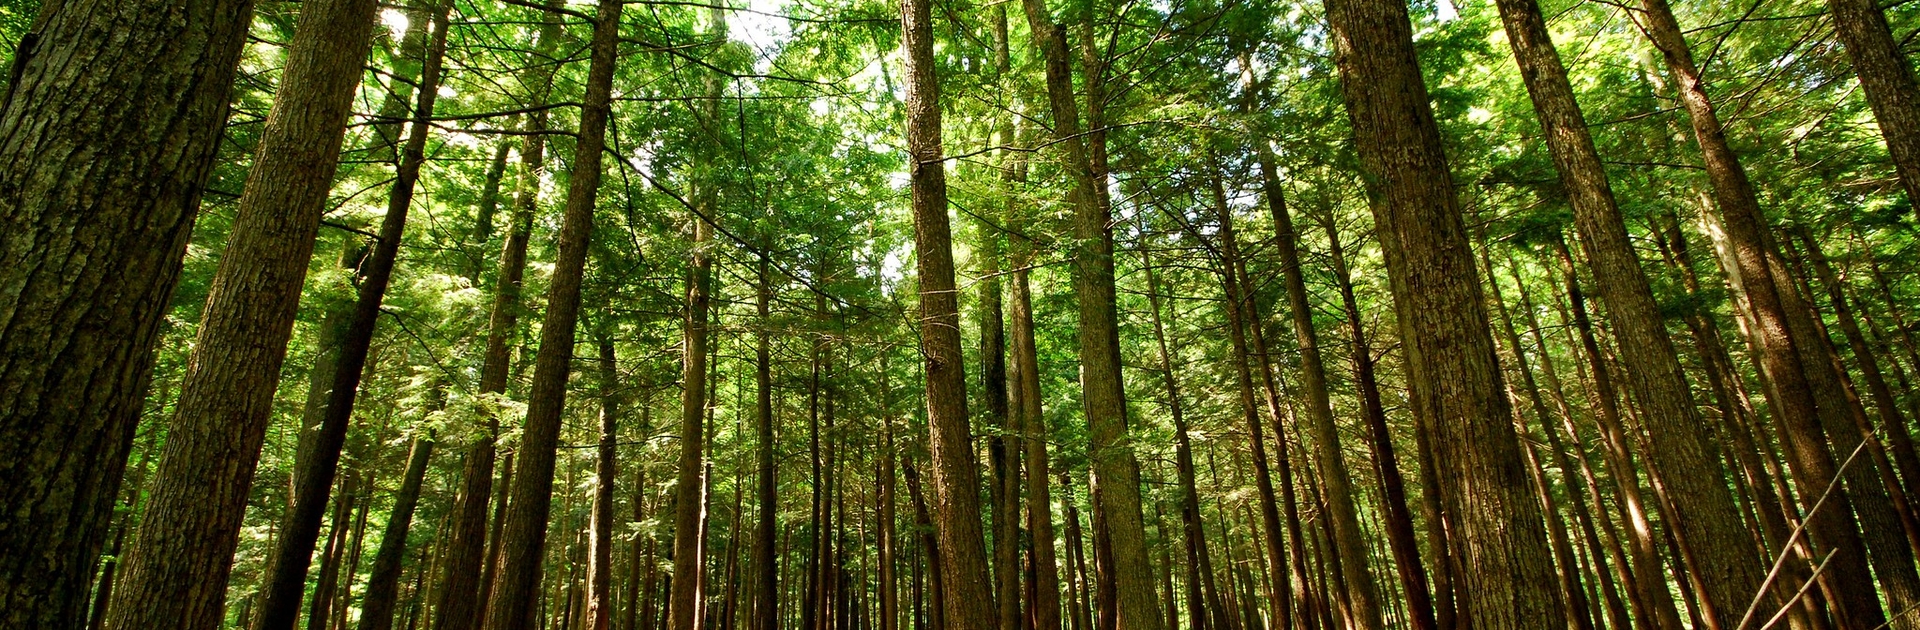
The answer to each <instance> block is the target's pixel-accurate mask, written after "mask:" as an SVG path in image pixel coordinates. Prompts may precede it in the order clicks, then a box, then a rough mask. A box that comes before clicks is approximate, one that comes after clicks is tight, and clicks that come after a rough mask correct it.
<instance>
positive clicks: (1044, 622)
mask: <svg viewBox="0 0 1920 630" xmlns="http://www.w3.org/2000/svg"><path fill="white" fill-rule="evenodd" d="M1012 170H1013V176H1012V179H1013V181H1015V182H1023V181H1026V163H1025V161H1024V158H1021V159H1020V161H1018V162H1016V163H1015V164H1014V166H1013V169H1012ZM1008 214H1009V215H1010V217H1012V218H1009V219H1008V223H1009V225H1011V226H1013V227H1012V230H1011V234H1010V235H1009V236H1008V249H1009V250H1010V252H1009V253H1010V256H1009V259H1008V262H1009V265H1010V266H1011V267H1012V268H1013V274H1012V275H1013V278H1012V282H1011V283H1009V284H1010V285H1011V286H1010V287H1009V290H1008V299H1009V300H1010V302H1011V303H1010V304H1009V305H1008V307H1009V308H1010V309H1011V310H1012V313H1013V317H1012V322H1011V324H1012V325H1011V328H1012V330H1011V332H1012V336H1013V348H1012V349H1013V361H1012V370H1011V373H1010V374H1009V379H1008V380H1009V382H1010V383H1011V384H1012V386H1013V396H1012V398H1013V404H1012V411H1013V416H1014V418H1016V419H1017V425H1018V427H1019V430H1020V432H1021V434H1022V437H1021V444H1022V446H1023V449H1024V450H1025V451H1026V452H1025V455H1026V457H1024V458H1023V459H1024V460H1025V461H1024V462H1023V463H1024V464H1025V466H1026V472H1027V533H1028V536H1029V538H1030V545H1029V550H1030V553H1031V562H1032V563H1033V577H1032V579H1031V580H1029V581H1030V582H1031V583H1030V584H1029V585H1028V586H1029V587H1030V590H1031V592H1032V596H1031V597H1030V601H1029V602H1028V610H1029V611H1030V612H1029V616H1030V617H1031V618H1032V620H1033V621H1032V623H1033V630H1061V619H1060V566H1059V563H1058V559H1057V558H1056V557H1055V555H1054V550H1053V545H1054V538H1055V536H1054V529H1053V497H1052V492H1051V489H1050V488H1049V485H1050V484H1051V483H1052V477H1053V474H1052V473H1051V472H1050V470H1049V468H1050V466H1049V461H1048V455H1047V440H1048V438H1049V437H1050V436H1051V431H1049V430H1048V427H1047V418H1046V416H1045V415H1043V414H1042V413H1041V407H1040V397H1041V392H1040V360H1039V351H1038V348H1037V346H1036V345H1035V341H1034V330H1033V288H1032V285H1031V282H1030V278H1029V274H1028V272H1029V269H1028V267H1029V266H1031V265H1032V264H1033V240H1032V238H1030V237H1029V236H1028V235H1027V233H1026V232H1025V230H1027V229H1029V222H1028V220H1027V218H1026V217H1025V215H1024V214H1022V213H1020V212H1019V211H1018V210H1014V209H1010V210H1009V211H1008ZM1004 630H1011V629H1004Z"/></svg>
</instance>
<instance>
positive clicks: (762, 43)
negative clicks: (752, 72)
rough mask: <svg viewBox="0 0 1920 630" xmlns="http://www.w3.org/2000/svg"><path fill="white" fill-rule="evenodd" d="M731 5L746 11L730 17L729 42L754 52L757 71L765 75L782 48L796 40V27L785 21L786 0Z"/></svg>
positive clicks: (735, 1) (740, 1)
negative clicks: (775, 55) (794, 30)
mask: <svg viewBox="0 0 1920 630" xmlns="http://www.w3.org/2000/svg"><path fill="white" fill-rule="evenodd" d="M729 4H731V5H732V6H736V7H741V8H744V9H746V10H745V11H731V12H728V13H727V39H731V40H734V41H737V42H742V43H745V44H746V45H747V46H748V47H750V48H752V49H753V51H754V56H755V57H756V59H755V61H754V67H755V68H757V69H758V70H759V71H760V72H765V71H766V70H767V69H768V68H769V67H770V66H771V64H772V60H773V55H774V54H775V53H777V52H779V48H780V45H781V44H785V43H786V42H787V40H789V39H792V38H793V23H792V22H789V21H788V20H787V18H785V17H782V16H783V15H785V14H786V11H787V8H788V7H787V6H786V2H784V1H783V0H744V1H743V0H730V1H729Z"/></svg>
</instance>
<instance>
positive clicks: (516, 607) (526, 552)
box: [486, 0, 622, 630]
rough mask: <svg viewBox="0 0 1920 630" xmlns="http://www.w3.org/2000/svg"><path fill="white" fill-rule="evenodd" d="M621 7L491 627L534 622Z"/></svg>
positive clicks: (559, 267)
mask: <svg viewBox="0 0 1920 630" xmlns="http://www.w3.org/2000/svg"><path fill="white" fill-rule="evenodd" d="M621 8H622V2H621V0H600V2H599V7H598V11H597V12H596V13H595V20H596V23H595V24H594V29H593V39H592V42H591V43H590V44H589V48H590V49H591V52H590V55H589V56H590V59H591V61H590V65H589V67H588V71H587V94H586V99H585V100H584V102H583V103H582V104H581V106H580V131H579V134H578V141H577V142H576V143H575V145H574V146H575V149H574V156H573V176H572V178H571V179H570V181H569V182H568V187H567V205H566V212H565V214H564V215H563V219H562V223H561V227H560V235H559V239H558V240H559V247H558V250H559V251H558V253H557V255H556V256H555V260H554V269H553V275H552V279H551V280H550V281H549V284H548V286H547V313H546V319H545V320H544V322H543V323H542V325H541V327H540V351H539V353H538V354H537V355H535V358H534V371H533V386H532V388H531V393H530V394H529V398H528V401H527V419H526V425H525V427H524V428H523V429H522V432H521V437H520V450H519V454H518V458H519V462H518V466H519V468H520V470H519V471H518V472H517V473H516V475H517V476H518V479H516V480H515V482H514V485H513V490H512V497H511V499H510V500H511V501H512V503H511V504H510V505H509V507H508V511H507V514H506V525H505V527H504V531H503V532H502V538H503V540H502V544H501V548H502V551H503V553H502V557H501V560H500V571H499V582H498V583H497V584H495V591H496V592H495V593H494V596H493V597H492V599H491V601H490V602H489V606H488V610H487V626H486V627H487V630H525V629H527V628H530V627H531V624H532V623H533V621H534V612H535V604H536V603H537V602H536V601H535V600H536V599H537V598H538V596H539V585H540V569H541V567H540V564H541V563H540V559H541V557H542V556H543V555H544V551H545V549H546V538H547V516H548V512H549V511H550V508H551V506H552V500H553V499H552V492H553V467H554V449H555V448H557V447H558V445H559V439H560V420H561V411H562V409H563V408H564V407H565V406H566V396H567V389H566V386H567V374H568V372H569V371H570V369H571V361H572V357H573V345H574V343H573V342H574V338H573V333H574V330H575V328H576V326H577V325H578V323H579V315H580V280H581V277H582V276H583V275H584V274H583V271H584V270H585V267H586V262H587V245H588V239H589V238H590V237H591V236H592V234H593V213H594V205H595V201H596V197H597V196H598V193H599V189H600V179H601V172H600V171H601V168H600V165H601V158H602V156H601V151H602V149H604V148H605V146H606V145H605V141H606V132H607V118H608V117H609V114H610V113H611V109H612V107H611V101H612V89H613V73H614V65H615V62H616V55H615V53H616V52H618V49H619V43H620V42H619V35H620V28H619V27H620V10H621Z"/></svg>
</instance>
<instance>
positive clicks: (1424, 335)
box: [1327, 0, 1565, 630]
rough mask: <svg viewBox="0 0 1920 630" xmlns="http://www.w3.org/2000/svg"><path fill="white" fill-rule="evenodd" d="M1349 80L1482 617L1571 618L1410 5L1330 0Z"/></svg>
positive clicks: (1444, 486) (1475, 621) (1423, 410)
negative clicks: (1557, 585) (1517, 430)
mask: <svg viewBox="0 0 1920 630" xmlns="http://www.w3.org/2000/svg"><path fill="white" fill-rule="evenodd" d="M1327 19H1328V22H1329V23H1330V25H1331V27H1332V29H1331V30H1332V32H1333V40H1334V50H1335V57H1336V61H1337V65H1338V67H1339V72H1340V78H1341V81H1340V87H1341V91H1342V93H1343V94H1344V95H1345V96H1346V101H1347V112H1348V116H1349V117H1350V118H1351V119H1352V121H1353V127H1354V135H1355V138H1356V145H1357V148H1358V152H1359V154H1360V162H1361V168H1362V170H1363V171H1364V172H1365V174H1366V180H1367V182H1368V193H1369V197H1371V198H1372V208H1373V214H1374V219H1375V222H1376V223H1377V224H1378V225H1377V228H1378V230H1379V232H1380V235H1381V249H1382V250H1384V252H1385V254H1386V260H1387V269H1388V276H1389V278H1390V279H1391V281H1392V288H1393V297H1394V303H1395V306H1396V311H1397V312H1398V315H1399V320H1400V327H1401V330H1402V331H1404V332H1403V337H1404V338H1403V342H1404V343H1405V344H1406V346H1405V348H1406V353H1407V359H1408V360H1407V368H1408V379H1407V380H1408V384H1409V385H1410V386H1411V389H1412V403H1413V408H1414V412H1415V415H1416V416H1418V417H1420V418H1421V419H1422V423H1423V424H1424V425H1425V427H1426V429H1427V430H1430V431H1432V432H1433V434H1434V437H1435V438H1436V439H1434V440H1433V445H1434V449H1435V452H1434V455H1435V457H1436V460H1437V461H1438V462H1441V463H1443V465H1444V466H1445V467H1446V470H1445V471H1443V472H1442V474H1441V476H1440V477H1439V478H1438V479H1437V480H1436V481H1437V482H1438V483H1437V484H1436V485H1437V486H1438V487H1439V489H1440V496H1441V502H1442V503H1443V504H1444V505H1445V506H1446V507H1447V513H1448V515H1449V517H1450V521H1449V522H1450V524H1451V525H1453V526H1454V530H1453V531H1452V532H1451V534H1453V535H1452V536H1450V538H1449V541H1450V543H1451V544H1452V546H1453V550H1454V551H1455V553H1456V555H1457V556H1458V557H1459V559H1460V562H1461V564H1462V565H1463V567H1465V568H1466V570H1464V571H1462V576H1463V577H1464V578H1465V580H1464V582H1465V585H1464V586H1465V589H1464V590H1465V591H1466V592H1470V593H1472V597H1471V598H1470V599H1469V600H1468V602H1467V613H1468V614H1467V617H1468V619H1470V622H1469V623H1471V624H1472V625H1473V626H1474V627H1475V628H1480V629H1482V630H1500V629H1506V628H1523V627H1533V626H1535V625H1537V624H1538V623H1539V620H1541V619H1560V618H1562V617H1563V616H1564V615H1562V614H1561V611H1562V606H1564V605H1565V604H1564V603H1563V602H1562V601H1560V598H1559V597H1558V594H1557V593H1556V592H1555V589H1554V588H1553V583H1554V579H1553V575H1552V569H1551V565H1550V564H1549V563H1550V562H1551V551H1550V550H1549V549H1548V545H1547V541H1546V537H1545V535H1544V531H1545V530H1544V529H1543V520H1542V516H1541V514H1540V504H1539V503H1538V502H1537V501H1534V500H1533V497H1532V496H1531V494H1532V492H1531V489H1530V488H1529V485H1530V484H1529V483H1528V481H1527V478H1526V474H1525V473H1524V472H1523V471H1524V465H1525V464H1524V462H1523V460H1522V458H1521V454H1520V445H1519V440H1518V438H1517V436H1515V435H1514V430H1513V419H1512V418H1513V414H1512V409H1511V405H1510V404H1509V402H1508V401H1507V398H1506V392H1505V387H1504V385H1503V383H1502V381H1503V379H1502V377H1501V375H1500V368H1499V362H1498V359H1496V358H1495V356H1494V350H1493V338H1492V336H1491V335H1490V333H1489V329H1488V325H1487V312H1486V303H1485V301H1484V299H1483V297H1482V294H1481V288H1480V283H1479V281H1478V280H1477V279H1476V276H1477V273H1476V272H1475V271H1474V263H1473V253H1472V250H1471V248H1470V247H1469V246H1468V244H1467V235H1466V232H1465V228H1464V227H1463V226H1462V220H1461V216H1460V207H1459V198H1458V197H1457V196H1456V194H1455V192H1454V189H1453V176H1452V174H1451V173H1449V172H1448V170H1447V159H1446V155H1445V153H1444V152H1443V150H1442V148H1441V142H1440V131H1439V127H1438V125H1436V124H1435V122H1434V119H1433V111H1432V108H1431V106H1430V105H1429V103H1428V101H1427V97H1426V94H1427V90H1426V85H1425V81H1424V79H1422V78H1421V76H1420V68H1419V64H1418V62H1417V60H1416V59H1415V55H1414V49H1413V35H1412V30H1411V29H1412V26H1411V23H1410V22H1409V21H1408V17H1407V10H1406V5H1404V4H1402V3H1398V2H1393V1H1390V0H1329V1H1328V2H1327Z"/></svg>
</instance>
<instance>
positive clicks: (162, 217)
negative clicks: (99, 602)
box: [0, 0, 253, 630]
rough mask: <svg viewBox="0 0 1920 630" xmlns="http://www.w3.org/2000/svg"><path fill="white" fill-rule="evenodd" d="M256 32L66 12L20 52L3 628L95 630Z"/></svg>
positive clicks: (0, 368) (114, 4) (181, 10)
mask: <svg viewBox="0 0 1920 630" xmlns="http://www.w3.org/2000/svg"><path fill="white" fill-rule="evenodd" d="M252 15H253V2H252V0H220V1H217V2H207V3H199V4H194V5H191V6H184V5H181V4H179V3H176V2H167V1H160V0H138V1H132V2H129V1H127V0H91V1H69V2H59V3H47V4H46V6H45V7H44V8H43V9H42V10H41V15H40V17H39V19H38V20H37V21H36V22H35V23H34V27H35V29H34V31H33V32H31V33H27V34H26V35H25V36H24V37H23V38H22V39H21V40H20V41H19V42H18V44H19V48H18V49H17V52H16V53H15V55H16V56H15V57H14V59H13V67H12V68H11V70H12V75H11V76H10V77H9V81H8V83H7V84H6V87H4V88H0V90H3V91H0V138H3V139H4V140H0V165H4V166H0V191H5V192H0V233H5V234H7V238H6V239H4V241H3V242H0V295H4V296H6V297H5V299H4V300H0V301H3V302H4V303H5V304H6V305H5V306H4V307H0V330H4V331H6V333H5V334H4V335H0V383H6V386H5V387H0V628H7V629H9V630H11V629H14V628H21V629H24V628H42V627H77V626H79V625H81V624H83V623H85V622H86V621H87V619H86V615H87V592H88V590H87V581H88V580H89V579H90V578H92V577H93V575H92V570H93V567H94V562H95V559H96V558H97V557H98V556H99V554H100V547H101V545H102V544H103V543H104V542H105V541H106V537H107V533H108V527H109V525H110V523H111V522H112V520H113V517H114V514H113V505H114V501H115V500H116V498H117V497H118V496H119V492H120V478H121V475H122V474H123V473H124V471H125V469H126V460H127V455H128V451H129V450H130V449H131V448H132V447H133V436H134V430H135V426H136V425H137V423H138V421H139V417H140V412H141V409H142V407H143V403H144V402H145V397H146V395H147V386H148V381H149V379H150V377H151V374H152V364H153V346H154V343H155V340H156V338H157V337H158V335H159V332H160V330H161V325H162V322H163V321H164V316H165V315H166V313H167V311H168V307H169V303H168V300H169V299H170V298H171V296H172V295H173V290H174V286H175V284H177V282H178V280H179V276H180V269H181V265H182V260H183V257H184V255H185V254H186V246H187V240H188V238H189V236H190V234H191V233H192V231H193V221H194V215H195V214H196V212H197V210H198V208H199V205H200V194H201V191H202V190H203V189H204V187H205V185H206V181H207V177H208V176H209V174H210V173H211V172H212V167H213V163H214V159H215V157H216V155H217V153H218V148H219V143H220V139H221V130H222V129H223V128H224V126H225V123H226V121H227V110H228V102H229V101H228V97H229V91H230V88H231V86H232V84H233V78H234V74H235V70H236V68H237V65H238V62H239V58H240V51H241V49H242V48H243V46H244V45H245V43H246V41H247V33H248V27H249V25H250V24H251V23H252ZM75 68H84V69H85V71H82V72H75V71H74V69H75ZM116 544H118V543H116ZM97 614H98V613H96V615H97Z"/></svg>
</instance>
